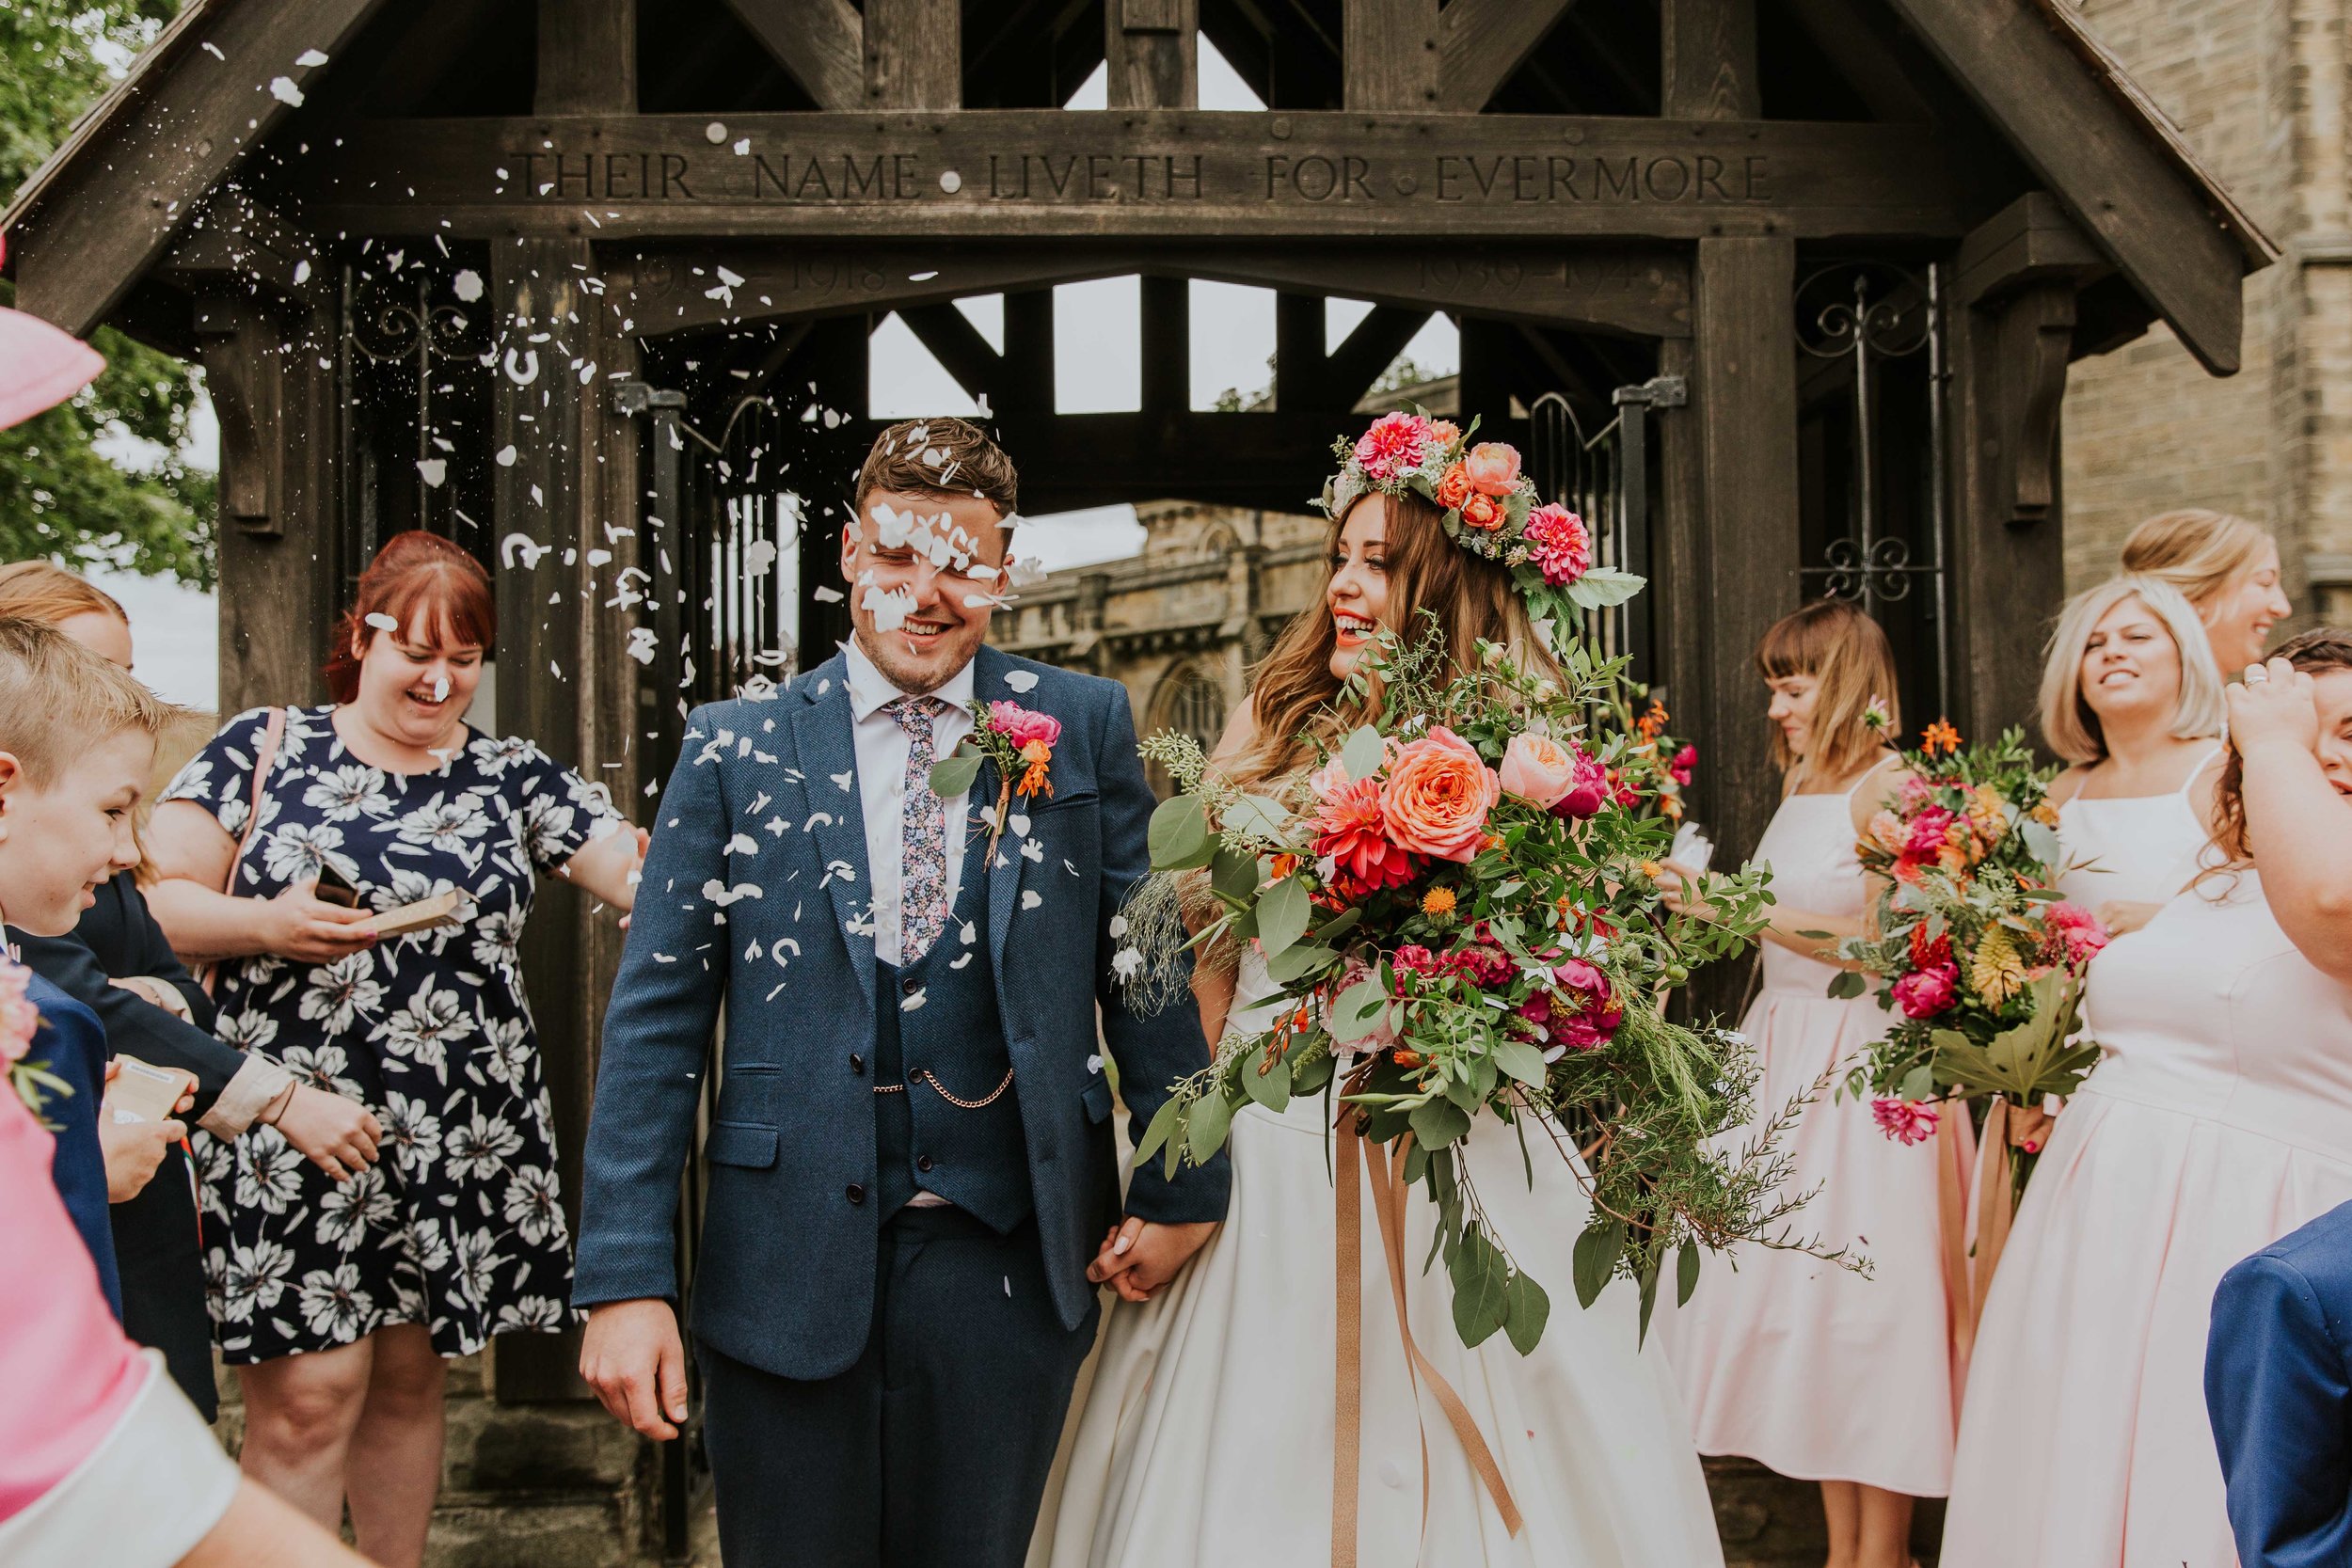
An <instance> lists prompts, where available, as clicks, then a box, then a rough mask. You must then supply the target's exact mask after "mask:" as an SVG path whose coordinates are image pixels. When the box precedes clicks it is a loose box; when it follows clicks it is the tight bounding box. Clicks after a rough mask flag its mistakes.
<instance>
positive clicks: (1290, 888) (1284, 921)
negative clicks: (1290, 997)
mask: <svg viewBox="0 0 2352 1568" xmlns="http://www.w3.org/2000/svg"><path fill="white" fill-rule="evenodd" d="M1314 912H1315V911H1314V906H1313V905H1312V904H1311V903H1310V902H1309V901H1308V898H1307V884H1306V883H1305V882H1304V881H1302V880H1301V879H1298V878H1296V877H1285V878H1283V879H1281V880H1280V881H1279V882H1277V883H1275V884H1274V885H1273V886H1272V887H1270V888H1268V889H1266V891H1265V895H1264V896H1263V897H1262V898H1260V899H1259V900H1258V942H1259V944H1260V945H1261V946H1263V948H1264V949H1265V956H1266V958H1267V959H1268V960H1269V961H1271V960H1272V959H1275V958H1280V957H1281V956H1282V953H1283V951H1284V950H1285V949H1286V948H1288V947H1289V946H1290V945H1291V944H1292V943H1293V942H1296V941H1297V940H1298V939H1299V938H1301V937H1303V936H1305V935H1306V934H1307V923H1308V922H1309V921H1310V920H1311V919H1312V918H1314ZM1278 978H1279V976H1278Z"/></svg>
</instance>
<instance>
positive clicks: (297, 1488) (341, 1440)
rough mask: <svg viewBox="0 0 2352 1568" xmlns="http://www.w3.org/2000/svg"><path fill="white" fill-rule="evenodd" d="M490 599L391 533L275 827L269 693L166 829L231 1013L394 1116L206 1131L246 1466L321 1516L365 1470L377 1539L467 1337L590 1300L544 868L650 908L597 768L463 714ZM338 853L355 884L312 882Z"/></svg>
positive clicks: (435, 1423) (406, 1535) (301, 1072)
mask: <svg viewBox="0 0 2352 1568" xmlns="http://www.w3.org/2000/svg"><path fill="white" fill-rule="evenodd" d="M491 613H492V609H491V600H490V597H489V584H488V581H487V578H485V576H484V574H483V572H482V569H481V567H480V566H479V565H477V564H476V563H475V562H473V561H472V560H471V559H470V558H469V557H467V556H465V555H464V554H463V553H462V552H460V551H459V550H457V549H456V548H455V547H454V546H451V545H449V544H447V543H446V542H444V541H442V540H439V539H437V538H435V537H433V536H431V535H427V534H421V533H412V534H403V535H401V536H399V537H398V538H395V539H394V540H393V541H391V542H390V543H389V545H388V546H386V547H385V550H384V552H383V553H382V554H381V555H380V556H378V558H377V560H376V562H375V564H374V565H373V566H372V567H371V568H370V569H369V572H368V574H367V576H366V577H365V578H362V579H361V582H360V588H359V608H358V610H355V611H354V614H353V616H352V617H351V619H350V623H349V625H348V627H347V630H348V632H349V634H350V641H351V650H352V651H351V657H350V658H349V659H348V660H345V661H341V662H342V666H343V667H342V668H340V669H339V668H338V667H336V666H330V668H329V682H330V685H331V686H334V687H336V689H337V690H338V694H339V695H342V696H344V700H343V701H342V702H340V703H338V704H335V705H328V706H323V707H314V708H288V709H282V710H278V712H279V713H280V714H281V715H282V733H281V734H280V735H279V736H278V740H277V743H276V746H275V754H274V756H273V757H271V758H270V761H269V764H268V767H267V769H266V773H265V775H264V778H263V780H262V787H261V790H260V794H259V797H258V799H259V802H260V805H259V815H258V817H256V818H255V819H254V820H253V821H252V823H251V825H250V830H249V831H248V822H247V818H248V816H252V814H253V811H254V806H253V802H254V801H255V800H256V798H257V797H256V793H255V788H254V769H255V765H256V761H257V759H258V758H260V757H261V756H262V754H263V752H265V751H268V750H270V748H269V745H268V736H267V732H268V730H269V727H270V723H271V720H272V710H270V709H266V708H262V709H256V710H253V711H251V712H247V713H242V714H239V715H237V716H236V717H235V718H233V719H231V720H230V721H229V722H228V724H227V725H226V726H224V727H223V729H222V730H221V732H220V734H219V735H217V736H215V737H214V739H213V740H212V742H211V743H210V744H209V745H207V746H206V747H205V748H204V750H203V751H202V752H199V753H198V755H197V756H196V757H195V758H194V759H193V760H191V761H190V762H189V763H188V764H187V766H186V767H185V768H183V769H182V770H181V772H180V774H179V776H178V777H177V778H176V779H174V780H173V781H172V784H171V785H170V787H169V788H168V789H167V790H166V792H165V794H164V800H165V802H166V803H165V804H164V805H162V806H161V807H159V809H158V810H157V812H156V814H155V818H154V825H153V830H152V833H151V837H152V839H153V853H154V856H155V859H156V862H157V863H158V865H159V866H160V867H161V868H162V869H163V871H164V874H165V877H166V880H165V881H164V882H163V883H162V884H161V886H160V887H159V888H158V889H157V896H156V898H155V900H154V905H155V911H156V914H157V917H158V919H159V920H160V921H162V923H163V924H164V927H165V928H166V930H167V932H168V933H169V934H170V935H171V937H172V940H173V944H174V946H175V947H177V948H179V949H180V950H181V951H182V952H183V954H184V955H187V956H190V957H194V958H218V959H223V960H225V961H224V962H223V963H222V965H221V969H220V981H219V989H218V1001H219V1004H220V1022H219V1026H218V1027H219V1034H220V1036H221V1037H222V1038H224V1039H226V1040H228V1041H230V1043H232V1044H234V1045H237V1046H239V1047H240V1048H242V1049H244V1050H247V1051H256V1052H261V1053H265V1054H266V1055H268V1056H271V1057H273V1058H275V1059H276V1060H277V1061H278V1062H279V1063H280V1064H281V1065H283V1066H284V1067H286V1068H287V1069H290V1070H291V1071H292V1072H293V1073H294V1076H295V1078H296V1079H297V1080H298V1081H301V1082H306V1083H310V1084H313V1085H317V1086H318V1087H321V1088H326V1089H332V1090H334V1091H335V1092H337V1093H340V1094H344V1095H349V1096H351V1097H353V1098H355V1099H358V1100H360V1101H364V1102H365V1103H366V1104H367V1105H368V1107H369V1108H370V1109H371V1110H372V1111H373V1113H374V1115H375V1117H376V1119H377V1121H378V1122H380V1123H381V1124H382V1130H383V1135H382V1139H381V1143H380V1145H379V1148H378V1150H377V1156H378V1157H377V1160H376V1162H375V1163H374V1164H373V1165H369V1166H364V1167H361V1168H358V1169H356V1170H354V1169H345V1170H341V1171H328V1170H323V1169H321V1168H319V1167H318V1166H315V1165H313V1164H310V1163H309V1162H308V1161H306V1160H305V1159H304V1158H303V1156H302V1155H301V1154H300V1153H299V1152H297V1151H296V1150H295V1149H294V1148H293V1146H292V1145H290V1144H288V1143H287V1142H286V1141H285V1139H284V1138H282V1137H281V1136H279V1135H278V1133H277V1132H275V1130H274V1129H271V1128H267V1127H262V1128H256V1129H255V1130H254V1132H252V1133H251V1134H250V1135H248V1136H247V1137H246V1138H243V1139H241V1140H238V1141H237V1142H235V1143H233V1144H230V1143H218V1142H214V1141H211V1140H205V1139H199V1147H198V1157H199V1162H200V1164H201V1166H202V1168H203V1172H204V1178H205V1180H204V1187H205V1192H204V1217H205V1227H204V1230H205V1237H204V1239H205V1243H206V1251H207V1257H206V1267H207V1273H208V1275H209V1278H210V1282H211V1289H212V1297H213V1308H214V1319H215V1331H216V1334H217V1337H218V1339H219V1342H220V1345H221V1349H222V1352H223V1354H224V1356H225V1357H226V1359H227V1360H228V1361H230V1363H231V1364H233V1365H236V1366H237V1367H238V1368H239V1370H240V1373H241V1375H242V1377H243V1379H244V1382H245V1386H246V1405H247V1437H246V1450H245V1462H246V1469H247V1470H248V1472H251V1473H253V1474H255V1475H256V1477H257V1479H260V1480H262V1481H266V1482H267V1483H268V1484H269V1485H271V1486H272V1487H273V1488H275V1489H276V1490H278V1492H280V1493H281V1494H282V1495H284V1496H286V1497H288V1498H289V1499H290V1500H292V1501H294V1502H295V1503H296V1504H297V1505H300V1506H303V1507H305V1508H307V1509H309V1510H310V1511H311V1512H312V1513H314V1514H315V1515H316V1516H317V1517H318V1518H319V1519H320V1520H321V1522H322V1523H326V1524H330V1525H331V1524H333V1523H335V1522H336V1521H337V1520H338V1519H339V1517H340V1514H341V1513H342V1506H343V1503H344V1500H345V1498H346V1497H348V1499H349V1502H350V1504H351V1511H352V1516H353V1522H354V1525H355V1526H356V1527H357V1528H358V1534H359V1541H358V1544H359V1547H360V1550H361V1551H362V1552H364V1553H366V1554H367V1555H368V1556H370V1557H372V1558H374V1559H375V1560H378V1561H381V1562H385V1563H402V1562H413V1561H415V1560H417V1559H418V1558H419V1556H420V1555H421V1551H422V1547H423V1541H424V1528H425V1526H426V1524H427V1523H428V1522H429V1520H430V1517H431V1509H432V1499H433V1495H434V1488H435V1487H436V1486H437V1479H438V1473H439V1462H440V1386H441V1382H442V1377H443V1369H444V1361H443V1358H445V1357H449V1356H455V1355H465V1354H471V1353H472V1352H474V1351H477V1350H479V1349H481V1348H482V1346H483V1345H484V1344H485V1342H486V1341H487V1340H488V1338H489V1337H490V1336H492V1335H494V1334H499V1333H503V1332H506V1331H509V1330H515V1329H554V1328H559V1327H561V1326H563V1325H564V1323H565V1322H566V1321H567V1317H568V1313H567V1307H566V1299H567V1297H568V1294H569V1291H570V1285H571V1243H570V1237H569V1235H568V1233H567V1231H566V1228H565V1225H564V1212H563V1209H562V1206H561V1203H560V1201H559V1193H558V1189H557V1185H556V1175H555V1143H554V1133H553V1129H552V1126H551V1124H550V1119H549V1115H548V1095H547V1089H546V1086H545V1084H544V1082H543V1080H542V1077H541V1073H540V1065H539V1055H538V1051H537V1048H536V1045H535V1043H534V1041H533V1038H532V1023H531V1013H530V1009H529V1006H527V1005H526V1003H525V1000H524V995H523V978H522V973H521V968H520V964H519V961H518V958H517V955H516V942H517V941H518V940H519V938H520V936H521V934H522V927H523V921H524V919H525V917H526V916H527V915H528V914H529V912H530V910H531V901H532V891H533V887H534V884H535V883H536V881H537V879H538V878H540V877H541V876H543V875H551V874H552V875H565V876H568V877H569V878H570V879H573V880H575V881H577V882H579V883H580V884H581V885H583V886H584V887H586V888H587V889H588V890H589V891H590V892H591V893H593V894H595V895H597V896H599V897H602V898H604V899H605V900H606V901H608V902H610V903H612V904H614V905H616V906H618V907H619V908H620V909H622V910H626V909H627V908H628V904H629V901H630V895H631V889H630V881H631V879H632V877H633V874H634V870H635V867H636V864H637V863H638V860H639V858H640V847H639V835H638V834H636V833H635V832H630V831H628V827H627V824H626V823H624V822H623V821H622V819H621V818H620V817H619V816H618V815H617V814H616V813H615V812H614V811H613V809H612V805H611V803H610V801H609V800H607V799H606V798H605V794H604V791H603V790H602V789H601V788H600V787H598V786H596V785H592V784H588V783H586V782H584V781H583V780H582V779H581V778H580V776H579V775H578V774H577V773H574V772H572V771H571V770H569V769H567V768H563V767H561V766H559V765H558V764H556V763H555V762H553V761H551V760H550V759H549V758H548V756H547V755H546V754H545V753H544V752H541V751H540V750H539V749H538V748H537V747H536V746H534V745H532V743H531V742H530V741H528V740H525V739H519V738H513V737H508V738H499V737H494V736H485V735H483V734H481V733H480V732H478V731H475V730H473V729H471V728H470V727H469V726H468V725H467V724H466V723H465V721H464V719H463V717H462V715H463V714H464V712H465V710H466V706H467V703H468V701H469V698H470V697H471V695H472V691H473V688H474V686H475V685H476V683H478V681H479V680H480V678H481V659H482V656H483V654H484V653H485V651H486V650H487V648H488V646H489V643H490V641H491V638H492V636H493V634H494V629H493V626H492V624H491V622H490V619H489V617H490V615H491ZM240 844H242V846H243V849H242V852H241V853H240V850H239V846H240ZM232 863H233V864H234V866H235V872H236V879H235V882H234V884H233V885H234V890H235V891H234V895H232V896H225V895H222V894H221V893H220V892H219V891H218V890H219V889H220V888H221V887H222V885H223V884H224V882H225V881H226V880H227V878H228V873H229V871H230V865H231V864H232ZM328 868H331V869H332V871H333V872H334V873H335V874H336V875H337V876H339V877H341V878H342V879H343V880H345V881H346V882H348V883H350V884H351V885H352V886H354V887H356V888H358V892H359V900H358V902H359V907H358V909H356V910H346V909H342V908H339V907H337V906H336V905H334V904H331V903H327V902H325V901H322V900H320V899H318V898H317V897H316V895H315V886H316V883H317V881H318V879H319V877H320V875H321V873H322V871H323V870H326V869H328ZM450 889H454V890H456V891H457V892H458V894H459V895H461V896H460V903H459V909H458V914H457V918H456V920H455V921H454V923H453V924H447V925H443V926H440V927H435V928H432V929H428V930H423V931H417V932H411V933H408V934H405V935H394V936H389V937H384V938H382V939H380V940H378V939H377V938H376V936H375V934H374V932H373V927H372V926H371V925H370V917H371V916H373V915H375V914H378V913H381V912H383V911H389V910H391V909H394V908H397V907H399V906H401V905H404V904H408V903H412V902H414V901H416V900H418V899H421V898H425V897H429V896H431V895H436V894H438V893H441V892H443V891H445V890H450ZM379 1411H381V1412H383V1413H384V1414H385V1415H386V1416H388V1417H389V1419H386V1420H379V1419H377V1418H378V1415H379ZM403 1416H405V1417H407V1419H405V1420H404V1419H403V1418H402V1417H403ZM428 1462H429V1464H428Z"/></svg>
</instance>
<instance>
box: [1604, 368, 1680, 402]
mask: <svg viewBox="0 0 2352 1568" xmlns="http://www.w3.org/2000/svg"><path fill="white" fill-rule="evenodd" d="M1609 401H1610V402H1612V403H1614V404H1629V403H1638V404H1643V405H1644V406H1645V407H1650V408H1680V407H1682V406H1683V405H1684V404H1688V403H1689V402H1690V401H1691V387H1690V383H1689V382H1687V381H1685V380H1684V379H1683V378H1682V377H1680V376H1678V375H1653V376H1651V377H1650V378H1649V379H1648V380H1647V381H1645V382H1642V383H1640V384H1638V385H1636V386H1632V387H1620V388H1617V389H1616V390H1615V391H1613V392H1612V393H1610V394H1609Z"/></svg>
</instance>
